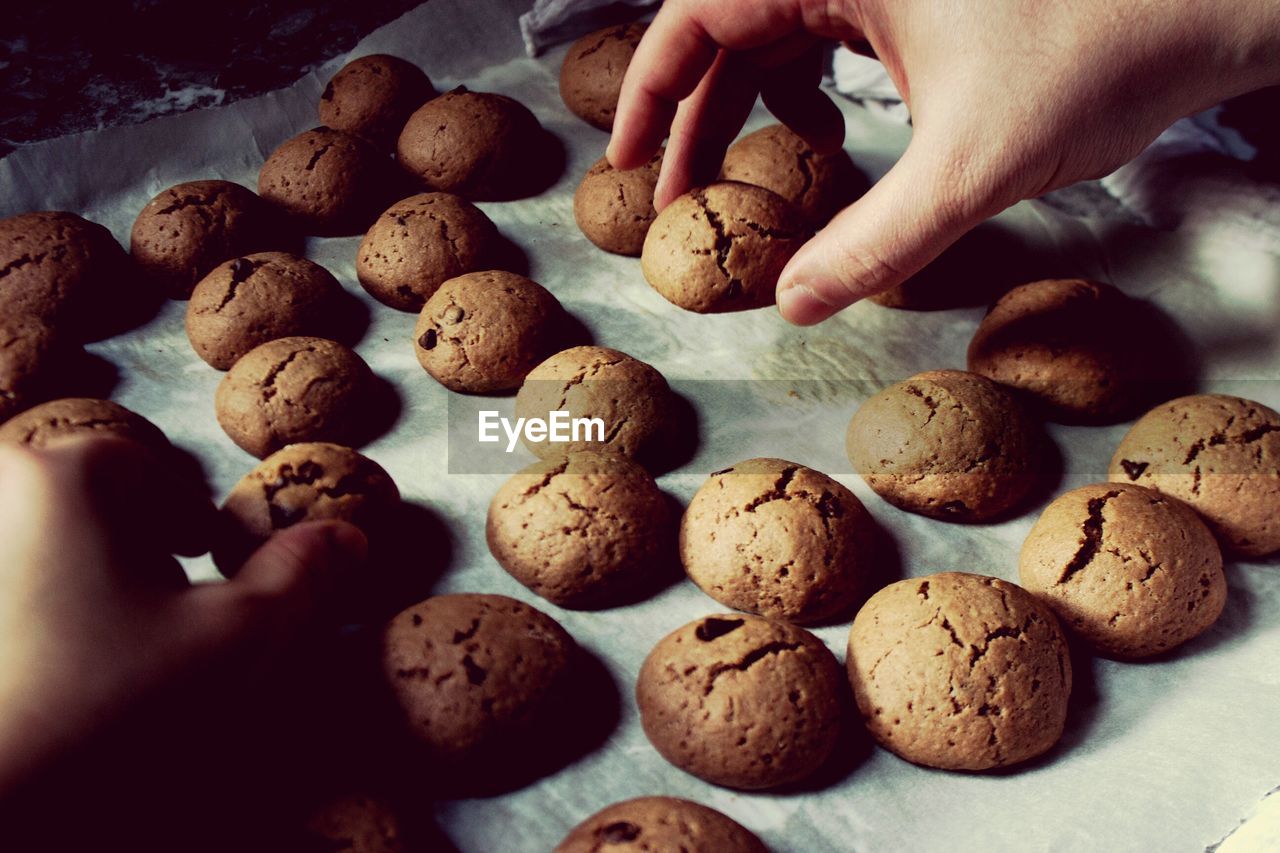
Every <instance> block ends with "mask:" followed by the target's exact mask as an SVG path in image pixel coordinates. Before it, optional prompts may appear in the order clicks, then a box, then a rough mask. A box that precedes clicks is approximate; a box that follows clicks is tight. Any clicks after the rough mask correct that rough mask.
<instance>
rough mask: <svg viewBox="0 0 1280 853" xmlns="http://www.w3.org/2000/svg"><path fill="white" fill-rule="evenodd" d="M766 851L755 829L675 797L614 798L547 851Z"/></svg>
mask: <svg viewBox="0 0 1280 853" xmlns="http://www.w3.org/2000/svg"><path fill="white" fill-rule="evenodd" d="M661 850H680V851H684V853H769V848H768V847H765V846H764V842H762V841H761V840H760V839H759V838H757V837H756V835H755V833H753V832H752V831H751V830H749V829H747V828H746V827H745V826H743V825H742V824H740V823H738V822H737V821H736V820H734V819H733V818H731V817H729V816H728V815H725V814H721V813H720V812H718V811H716V810H715V809H712V808H707V807H706V806H704V805H702V804H701V803H695V802H693V801H692V800H682V799H680V798H679V797H637V798H635V799H634V800H624V801H623V802H621V803H614V804H613V805H611V806H607V807H605V808H603V809H601V810H600V811H598V812H596V813H595V814H593V815H592V816H591V817H589V818H587V819H586V820H584V821H583V822H582V823H580V824H578V825H577V826H575V827H574V828H573V830H572V831H571V832H570V833H569V834H568V835H567V836H565V839H564V841H561V842H560V844H559V845H558V846H557V847H556V849H555V850H554V851H553V853H604V851H610V853H648V851H661Z"/></svg>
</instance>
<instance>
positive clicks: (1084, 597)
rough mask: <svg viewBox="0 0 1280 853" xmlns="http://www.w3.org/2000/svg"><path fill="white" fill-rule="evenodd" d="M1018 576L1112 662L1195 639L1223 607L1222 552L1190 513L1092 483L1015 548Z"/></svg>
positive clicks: (1050, 510) (1165, 500) (1168, 502)
mask: <svg viewBox="0 0 1280 853" xmlns="http://www.w3.org/2000/svg"><path fill="white" fill-rule="evenodd" d="M1018 574H1019V578H1020V580H1021V581H1022V585H1023V586H1024V587H1026V589H1027V591H1028V592H1031V593H1032V594H1034V595H1037V596H1039V597H1040V599H1041V600H1042V601H1044V602H1045V603H1046V604H1048V605H1049V606H1050V607H1051V608H1053V611H1054V612H1055V613H1057V614H1058V618H1059V619H1061V620H1062V623H1063V625H1065V626H1067V628H1068V629H1070V630H1071V631H1073V632H1074V633H1076V634H1078V635H1079V636H1081V637H1083V638H1084V639H1085V640H1086V641H1087V642H1088V643H1089V644H1090V645H1091V646H1093V648H1094V649H1095V650H1097V651H1099V652H1101V653H1102V654H1106V655H1111V656H1113V657H1119V658H1143V657H1149V656H1150V655H1155V654H1160V653H1161V652H1165V651H1168V650H1169V649H1172V648H1173V647H1175V646H1178V645H1181V644H1182V643H1185V642H1186V641H1187V640H1190V639H1191V638H1192V637H1196V636H1199V635H1200V634H1202V633H1204V632H1205V631H1207V630H1208V629H1209V627H1210V626H1211V625H1213V623H1214V622H1215V621H1217V618H1218V616H1219V615H1221V613H1222V608H1223V607H1224V606H1225V604H1226V601H1227V581H1226V578H1225V577H1224V576H1223V574H1222V552H1221V551H1220V550H1219V549H1218V543H1217V542H1216V541H1215V540H1214V538H1213V534H1212V533H1210V532H1209V528H1207V527H1205V525H1204V522H1203V521H1201V520H1200V517H1199V516H1197V515H1196V513H1195V511H1194V510H1193V509H1191V507H1189V506H1187V505H1186V504H1184V503H1183V502H1182V501H1180V500H1178V499H1177V498H1171V497H1168V496H1166V495H1162V494H1160V493H1159V492H1156V491H1153V490H1151V489H1146V488H1143V487H1142V486H1134V485H1131V484H1125V483H1094V484H1093V485H1090V486H1084V487H1082V488H1079V489H1073V490H1072V491H1070V492H1067V493H1066V494H1065V495H1062V496H1061V497H1059V498H1057V499H1056V500H1054V502H1053V503H1051V504H1049V506H1048V507H1046V508H1045V511H1044V513H1043V514H1041V516H1040V519H1039V520H1038V521H1037V522H1036V523H1035V526H1034V527H1032V528H1031V532H1030V533H1029V534H1028V535H1027V539H1026V541H1025V542H1023V543H1022V556H1021V558H1020V560H1019V563H1018Z"/></svg>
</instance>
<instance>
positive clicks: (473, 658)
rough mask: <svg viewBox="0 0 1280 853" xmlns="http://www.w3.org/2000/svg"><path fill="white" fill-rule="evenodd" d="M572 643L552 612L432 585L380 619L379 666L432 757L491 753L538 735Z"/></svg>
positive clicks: (453, 759) (477, 757) (454, 760)
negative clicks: (444, 591)
mask: <svg viewBox="0 0 1280 853" xmlns="http://www.w3.org/2000/svg"><path fill="white" fill-rule="evenodd" d="M575 648H576V645H575V643H574V642H573V638H572V637H570V636H569V633H568V632H567V631H565V630H564V628H562V627H560V624H559V623H558V622H556V620H554V619H552V618H551V617H550V616H548V615H546V614H545V613H543V612H541V611H540V610H536V609H534V608H532V607H530V606H529V605H527V604H525V603H523V602H520V601H516V600H515V599H514V598H507V597H506V596H503V595H478V594H470V593H463V594H458V595H437V596H435V597H433V598H428V599H427V600H426V601H422V602H419V603H418V604H415V605H414V606H412V607H410V608H408V609H407V610H404V611H403V612H401V613H400V614H399V615H397V616H396V617H395V618H394V619H392V620H391V622H390V623H388V624H387V627H386V629H385V630H384V631H383V635H382V672H383V675H384V677H385V678H386V680H387V684H388V685H389V686H390V688H391V692H392V694H393V696H394V698H395V701H396V704H397V706H398V707H399V710H400V713H401V715H402V716H403V719H404V723H405V725H406V726H407V728H408V730H409V732H410V733H411V734H412V735H413V736H414V737H415V738H416V739H417V740H418V742H420V743H421V744H422V745H423V746H424V747H425V749H426V751H427V753H428V754H429V755H430V756H431V757H432V758H433V759H434V760H436V761H440V762H442V763H444V764H446V765H451V764H462V763H465V762H471V761H483V760H486V759H491V760H500V759H501V757H502V755H503V751H504V750H510V749H516V750H518V749H520V744H521V743H523V742H524V741H525V740H527V739H529V738H533V739H536V738H538V737H539V731H540V729H541V727H542V726H543V725H545V724H546V723H547V722H548V721H547V720H545V719H543V717H544V716H545V715H544V714H543V713H542V712H543V711H545V710H546V709H547V708H548V707H549V706H550V705H551V703H552V702H554V701H555V700H556V698H557V693H558V692H559V691H560V689H561V687H562V685H563V684H564V683H565V679H566V676H567V675H568V673H569V671H570V665H571V662H572V659H573V654H574V651H575Z"/></svg>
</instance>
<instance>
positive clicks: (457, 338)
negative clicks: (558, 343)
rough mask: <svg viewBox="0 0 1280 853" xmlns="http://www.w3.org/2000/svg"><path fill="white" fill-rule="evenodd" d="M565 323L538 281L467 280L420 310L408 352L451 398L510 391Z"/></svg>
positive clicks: (451, 284)
mask: <svg viewBox="0 0 1280 853" xmlns="http://www.w3.org/2000/svg"><path fill="white" fill-rule="evenodd" d="M563 319H564V309H563V308H561V307H560V302H559V301H558V300H557V299H556V298H555V297H554V296H552V295H551V293H550V292H549V291H548V290H547V289H546V288H545V287H543V286H542V285H540V284H538V283H537V282H536V281H531V280H529V279H527V278H525V277H524V276H522V275H516V274H515V273H513V272H503V271H502V270H489V271H486V272H473V273H465V274H463V275H460V276H458V277H456V278H451V279H449V280H448V281H446V282H444V283H443V284H442V285H440V288H439V289H438V290H437V291H436V292H435V293H433V294H432V295H431V298H430V299H428V300H427V302H426V304H425V305H423V306H422V313H421V314H419V315H418V324H417V326H416V327H415V328H414V330H413V344H414V352H415V353H416V354H417V356H418V363H419V364H421V365H422V369H423V370H425V371H427V373H429V374H431V376H432V377H433V378H434V379H435V380H436V381H437V382H439V383H440V384H441V385H443V386H444V387H446V388H448V389H450V390H452V391H462V392H464V393H470V394H486V393H489V392H492V391H508V390H511V389H513V388H518V387H520V383H521V382H523V381H524V377H525V376H526V375H527V374H528V373H529V371H530V370H532V369H533V368H534V367H535V366H537V364H538V362H540V361H542V360H543V359H544V358H546V357H547V354H548V353H550V352H552V351H553V350H554V349H555V342H554V337H555V334H556V332H557V330H558V328H559V327H560V326H561V325H562V321H563Z"/></svg>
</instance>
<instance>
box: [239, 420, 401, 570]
mask: <svg viewBox="0 0 1280 853" xmlns="http://www.w3.org/2000/svg"><path fill="white" fill-rule="evenodd" d="M399 504H400V492H399V490H398V489H397V488H396V484H395V481H393V480H392V479H391V475H390V474H388V473H387V472H386V471H385V470H384V469H383V468H382V466H381V465H379V464H378V463H377V462H374V461H373V460H372V459H370V458H368V457H367V456H362V455H361V454H359V453H357V452H355V451H354V450H352V449H351V448H349V447H343V446H341V445H338V444H327V443H324V442H302V443H299V444H291V445H289V446H287V447H285V448H283V449H282V450H277V451H276V452H275V453H272V454H271V455H270V456H268V457H267V458H266V459H264V460H262V461H261V462H259V463H258V464H257V465H256V466H255V467H254V469H253V470H252V471H250V472H249V473H248V474H246V475H245V476H244V477H243V478H242V479H241V480H240V482H238V483H236V485H235V487H234V488H232V490H231V492H230V493H229V494H228V495H227V499H226V501H224V502H223V504H222V511H221V518H222V531H221V532H222V536H221V538H220V542H219V545H218V547H215V548H214V558H215V562H216V563H217V565H218V568H219V569H220V570H221V571H222V572H223V574H231V573H232V572H234V571H235V570H236V569H237V568H239V566H240V564H241V563H242V562H244V558H245V557H247V556H248V555H249V554H250V553H251V552H252V551H253V550H254V549H255V548H257V547H258V546H259V545H261V544H262V543H263V542H265V541H266V540H267V538H268V537H270V536H271V534H273V533H275V532H276V531H277V530H283V529H284V528H286V527H290V526H292V525H294V524H299V523H301V522H303V521H334V520H336V521H347V522H350V523H351V524H354V525H356V526H357V527H359V528H360V529H361V530H363V531H364V532H365V535H367V536H368V537H369V538H370V539H371V540H375V539H377V538H379V533H380V532H382V530H383V529H384V525H385V524H386V523H387V520H388V519H389V518H391V517H392V516H393V515H394V513H395V510H396V508H397V507H398V506H399Z"/></svg>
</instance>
